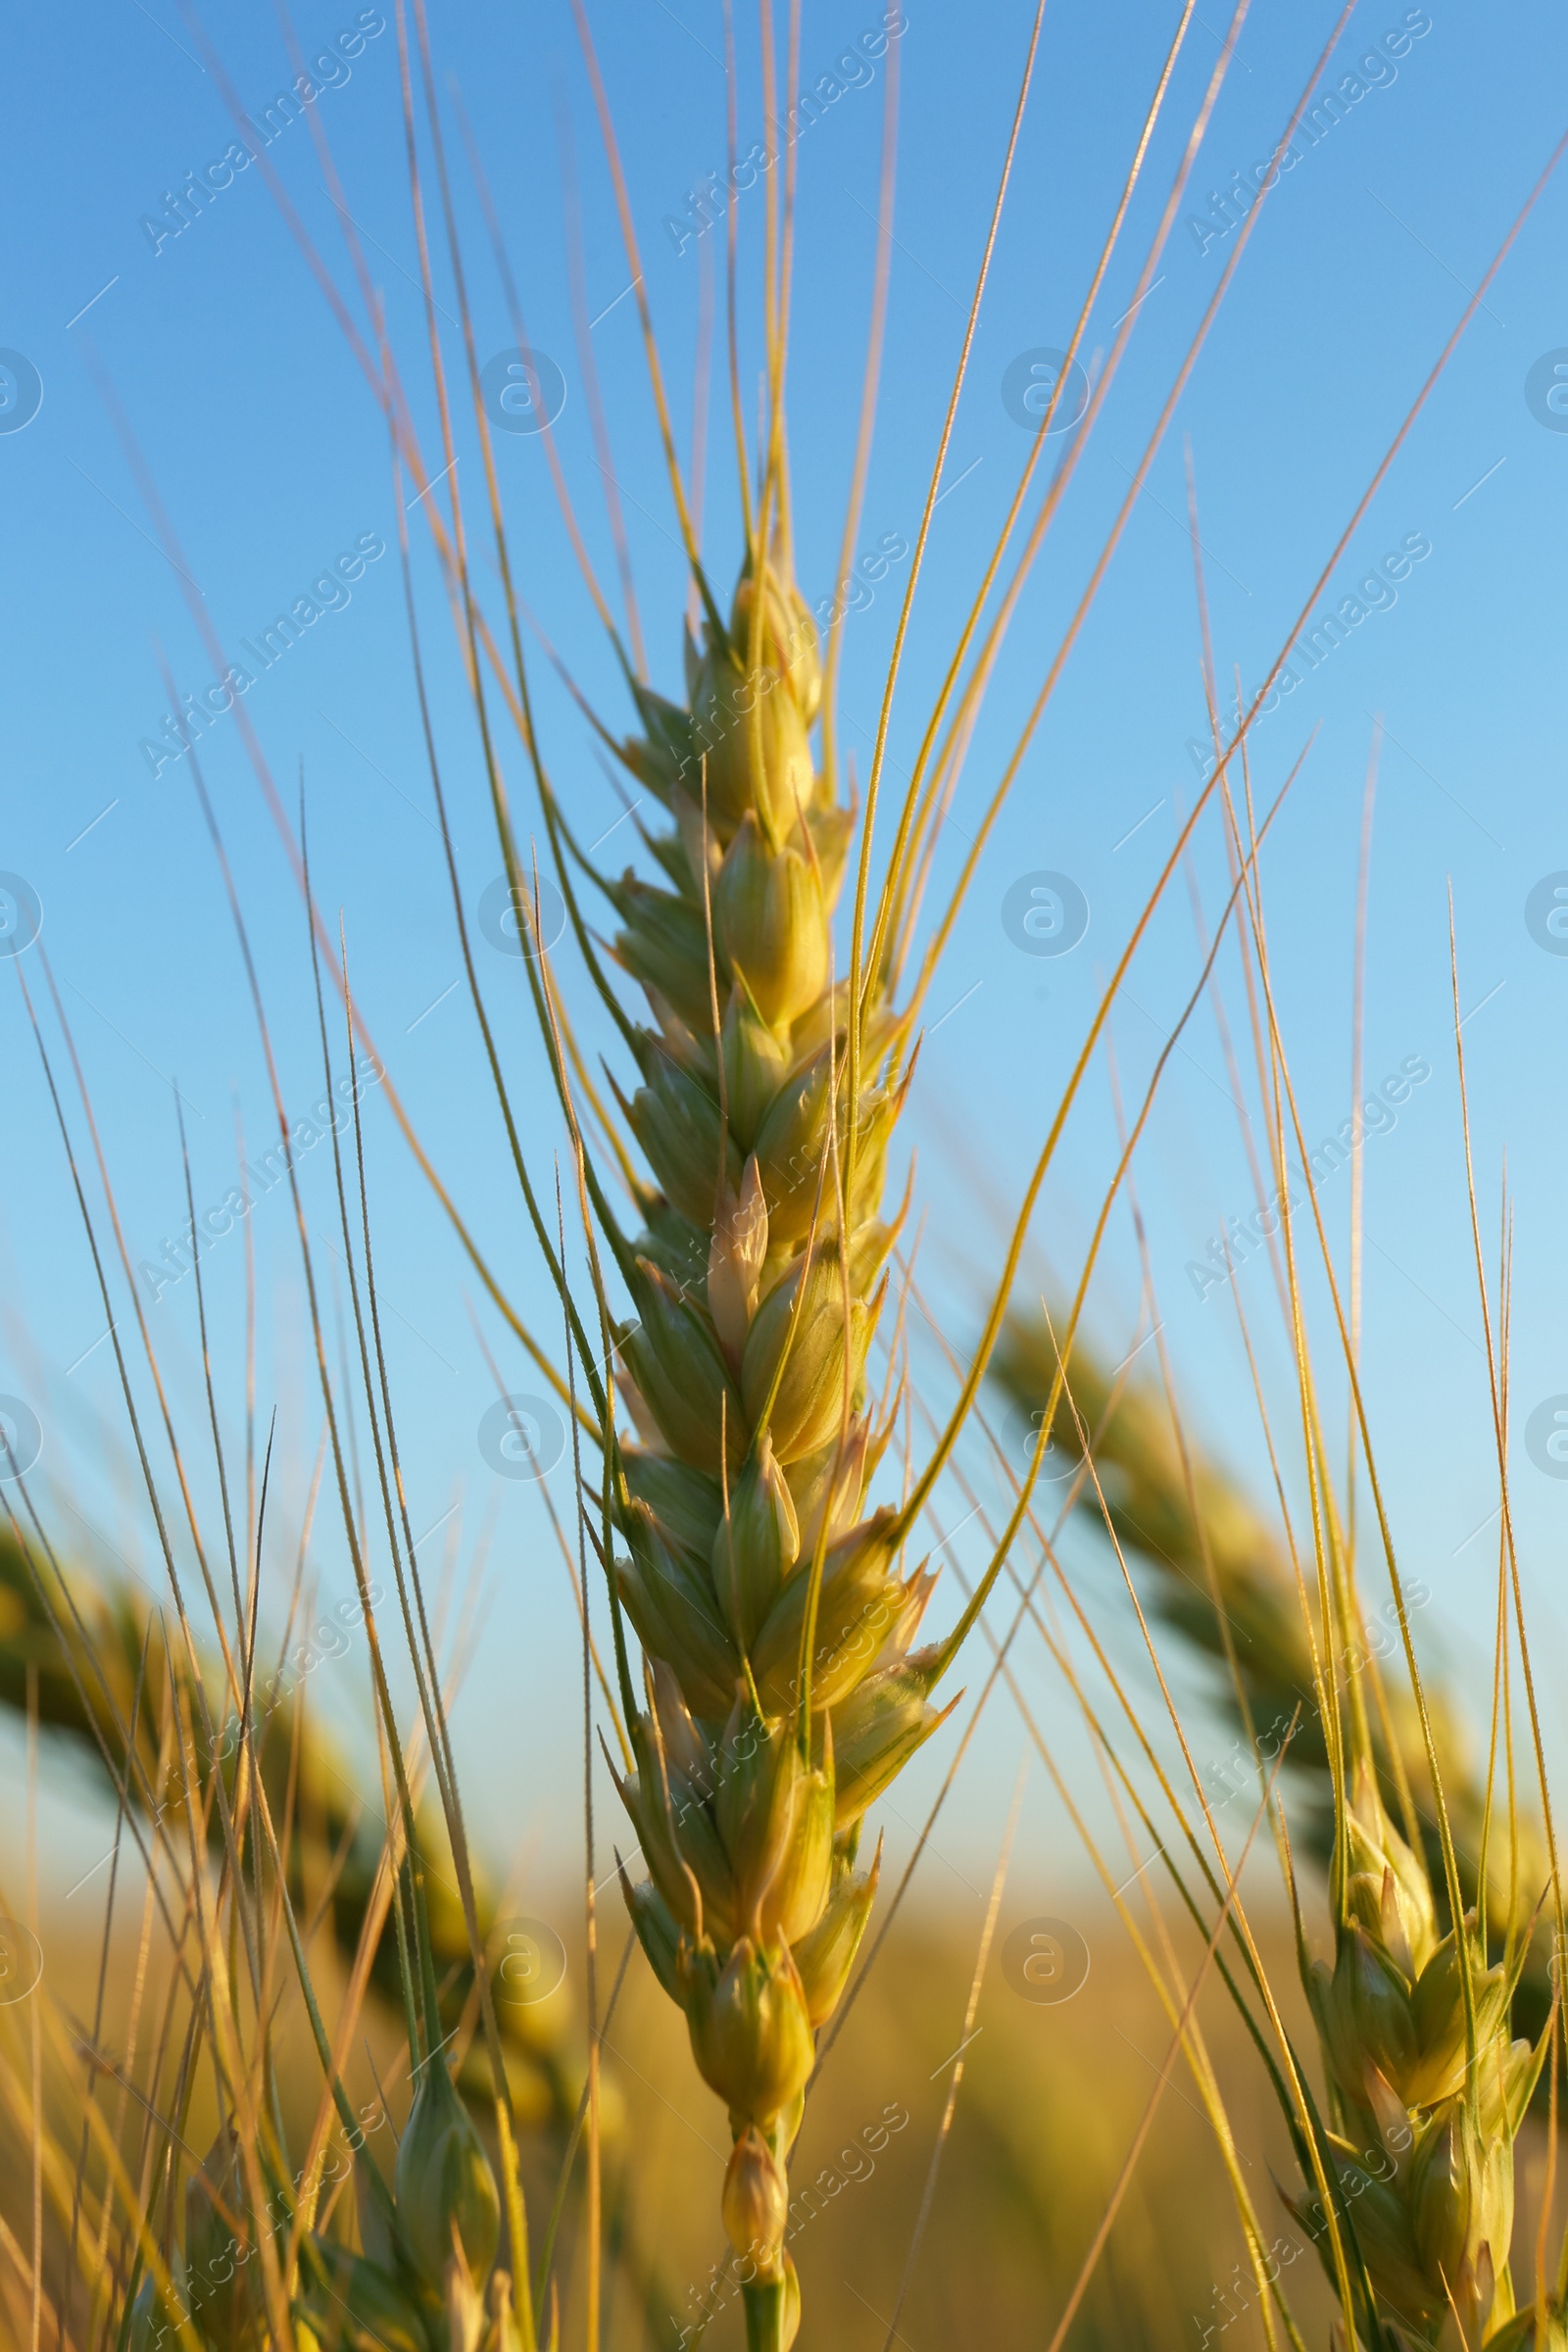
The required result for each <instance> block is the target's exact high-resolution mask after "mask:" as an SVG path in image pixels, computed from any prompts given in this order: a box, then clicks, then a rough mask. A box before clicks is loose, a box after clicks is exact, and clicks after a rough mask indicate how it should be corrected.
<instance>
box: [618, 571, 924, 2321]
mask: <svg viewBox="0 0 1568 2352" xmlns="http://www.w3.org/2000/svg"><path fill="white" fill-rule="evenodd" d="M688 690H689V698H690V702H689V708H688V709H687V710H685V711H678V710H675V709H673V708H672V707H671V706H670V705H668V704H666V703H662V702H661V701H659V700H658V698H656V697H655V696H653V695H651V694H649V693H647V692H642V691H640V692H639V696H638V700H639V704H640V706H641V711H642V716H643V721H644V727H645V730H646V731H645V733H644V735H643V737H642V738H641V739H640V740H638V741H635V742H633V743H630V744H628V745H627V746H626V753H625V756H626V759H627V762H628V764H629V765H630V766H631V767H632V768H633V770H634V771H635V773H636V774H637V775H638V776H639V777H640V778H641V780H642V781H643V783H644V784H645V785H646V786H648V787H649V788H650V789H651V790H652V791H654V792H655V793H657V794H658V796H659V798H660V799H661V800H662V803H663V805H664V807H665V809H667V810H668V812H669V814H670V816H671V817H672V818H673V820H674V822H673V825H672V828H671V830H670V831H669V832H667V833H666V834H665V835H664V836H663V837H662V839H660V840H657V841H655V842H654V843H653V844H652V847H653V849H654V853H655V855H656V856H657V857H658V858H659V860H660V863H661V865H662V867H663V869H664V872H665V874H666V875H667V877H668V879H669V881H670V882H671V884H672V885H673V887H672V888H671V889H668V890H656V889H653V888H651V887H650V886H649V885H647V884H646V883H643V882H639V881H637V880H636V879H635V878H634V877H633V876H632V875H631V874H629V873H628V874H627V876H626V877H625V879H624V880H623V881H622V882H620V883H619V884H616V885H614V886H613V890H612V895H613V899H614V902H615V905H616V907H617V908H618V910H619V912H620V916H621V921H622V925H623V928H622V931H621V933H620V937H619V939H618V941H617V954H618V956H619V958H620V960H621V962H622V963H623V964H624V966H625V967H626V969H627V970H628V971H630V972H632V973H633V974H634V975H635V976H636V977H637V978H638V979H639V980H640V981H641V982H642V983H643V984H644V986H645V988H646V990H647V993H648V998H649V1002H650V1005H652V1008H653V1014H654V1020H655V1023H656V1026H654V1027H651V1028H647V1029H644V1030H641V1031H639V1032H638V1033H637V1045H636V1051H637V1055H638V1060H639V1064H640V1068H641V1073H642V1078H643V1085H642V1087H641V1089H640V1090H639V1092H638V1093H637V1095H636V1097H635V1099H634V1100H633V1101H632V1102H631V1103H630V1104H629V1105H627V1114H628V1118H629V1122H630V1125H631V1127H632V1129H633V1131H634V1133H635V1135H636V1137H637V1140H638V1143H639V1144H640V1145H641V1148H642V1150H643V1152H644V1154H645V1156H646V1158H647V1160H648V1163H649V1165H650V1167H651V1168H652V1170H653V1172H654V1175H655V1177H656V1179H657V1182H658V1184H659V1186H660V1188H661V1189H660V1192H659V1193H658V1195H657V1196H654V1195H650V1196H649V1197H648V1198H647V1199H646V1200H645V1201H644V1202H643V1208H644V1215H645V1219H646V1222H645V1226H644V1230H643V1232H642V1234H641V1236H640V1237H639V1239H638V1241H637V1243H636V1245H635V1248H634V1250H632V1251H630V1252H629V1262H628V1265H627V1267H626V1272H627V1279H628V1282H629V1286H630V1288H631V1291H632V1295H633V1299H634V1301H635V1304H636V1307H637V1311H638V1316H639V1321H638V1322H637V1323H635V1324H631V1325H628V1326H626V1327H625V1328H623V1329H622V1331H621V1332H620V1334H619V1343H618V1344H619V1354H620V1362H621V1367H622V1371H621V1386H622V1391H623V1394H624V1395H625V1397H626V1400H627V1404H628V1407H629V1410H630V1412H631V1415H632V1418H633V1420H634V1422H635V1424H636V1427H637V1430H638V1432H639V1435H640V1437H641V1439H642V1443H641V1444H640V1445H638V1446H634V1447H628V1448H626V1449H625V1451H624V1452H623V1454H622V1457H621V1478H620V1485H619V1495H618V1503H617V1509H616V1518H617V1522H618V1528H619V1533H620V1535H621V1537H622V1539H623V1540H624V1542H625V1544H626V1545H627V1547H628V1548H627V1553H626V1554H625V1555H624V1556H622V1557H621V1558H619V1559H618V1560H617V1562H616V1579H617V1588H618V1593H619V1596H620V1599H621V1600H622V1602H623V1604H624V1606H625V1609H626V1612H627V1614H628V1616H629V1617H630V1619H631V1621H632V1624H633V1625H634V1627H635V1629H636V1632H637V1634H638V1637H639V1639H640V1641H641V1642H642V1646H643V1651H644V1655H645V1692H646V1705H645V1707H644V1709H643V1711H642V1712H640V1714H639V1715H638V1716H637V1718H636V1720H635V1722H634V1724H633V1726H632V1729H631V1738H632V1746H633V1749H634V1753H635V1758H636V1768H635V1771H634V1772H633V1773H631V1774H629V1775H628V1776H627V1777H626V1778H625V1779H624V1780H623V1781H622V1783H621V1789H622V1794H623V1796H624V1798H625V1801H626V1804H627V1807H628V1809H629V1811H630V1813H631V1816H632V1819H633V1821H634V1823H635V1825H636V1829H637V1834H638V1839H639V1843H640V1846H641V1850H642V1854H643V1857H644V1861H645V1864H646V1868H647V1874H648V1875H647V1876H646V1878H645V1879H643V1881H642V1882H641V1884H639V1885H635V1886H634V1885H632V1884H631V1883H630V1882H629V1880H623V1884H624V1885H625V1887H626V1895H627V1900H628V1902H629V1904H630V1907H631V1913H632V1917H633V1919H634V1921H635V1923H636V1926H637V1932H638V1935H639V1936H641V1938H642V1942H643V1946H644V1949H645V1950H646V1952H647V1954H648V1957H649V1959H650V1961H651V1962H652V1963H653V1966H654V1968H655V1970H656V1972H657V1974H658V1976H659V1978H660V1981H661V1983H662V1985H663V1986H664V1988H665V1990H666V1991H667V1992H668V1993H669V1994H670V1996H671V1998H672V1999H674V2000H676V2001H678V2002H679V2003H680V2005H681V2007H682V2008H683V2010H684V2011H685V2014H686V2019H687V2024H688V2028H689V2030H690V2034H691V2043H692V2050H693V2054H694V2056H695V2058H696V2060H697V2064H698V2066H699V2068H700V2069H701V2071H702V2074H703V2076H704V2078H705V2080H706V2081H707V2082H709V2083H710V2084H711V2087H712V2088H713V2089H714V2090H716V2091H717V2092H718V2094H719V2096H720V2097H721V2098H723V2099H724V2101H725V2103H726V2105H727V2106H728V2108H729V2114H730V2127H731V2132H732V2135H733V2140H734V2148H733V2153H732V2156H731V2161H730V2165H729V2170H728V2174H727V2176H726V2180H725V2184H724V2195H723V2217H724V2223H725V2228H726V2229H727V2231H728V2234H729V2236H730V2239H731V2241H732V2243H733V2244H734V2246H735V2249H736V2251H737V2253H738V2254H739V2255H740V2256H741V2257H742V2260H743V2263H749V2264H751V2265H752V2266H753V2278H752V2280H751V2283H750V2284H749V2285H748V2286H747V2289H746V2296H747V2310H748V2327H749V2331H750V2332H749V2341H750V2343H751V2345H752V2346H753V2352H782V2347H783V2346H784V2345H786V2344H787V2343H788V2342H789V2340H790V2338H791V2336H792V2335H793V2333H794V2328H795V2324H796V2315H797V2313H798V2307H799V2295H798V2288H797V2285H796V2282H795V2278H794V2266H793V2264H792V2262H791V2260H790V2257H789V2256H788V2254H787V2253H786V2252H785V2251H784V2244H783V2240H784V2229H785V2221H786V2216H787V2210H788V2182H787V2163H788V2157H789V2150H790V2146H791V2142H792V2141H793V2139H794V2136H795V2133H796V2131H797V2130H798V2128H799V2125H800V2119H801V2114H802V2109H803V2104H804V2097H805V2090H806V2082H807V2078H808V2076H809V2073H810V2070H811V2066H812V2063H813V2057H814V2037H815V2034H816V2033H817V2031H818V2029H820V2027H821V2026H822V2025H823V2024H824V2023H825V2022H826V2020H827V2019H828V2018H829V2017H830V2016H831V2014H832V2012H833V2010H834V2008H835V2006H836V2004H837V2002H838V2000H839V1997H840V1994H841V1992H842V1990H843V1987H844V1984H845V1980H846V1977H847V1975H848V1972H849V1968H850V1965H851V1962H852V1961H853V1959H854V1956H855V1952H856V1949H857V1946H858V1942H859V1939H860V1936H861V1933H862V1931H863V1929H864V1926H865V1921H866V1917H867V1915H868V1912H869V1910H870V1906H871V1902H872V1898H873V1895H874V1891H875V1885H876V1875H877V1874H876V1864H875V1862H874V1861H873V1863H872V1865H871V1868H870V1869H869V1870H860V1869H858V1866H857V1862H858V1844H859V1838H860V1825H861V1821H862V1817H863V1815H864V1813H865V1811H866V1808H867V1807H868V1806H869V1805H870V1803H871V1802H872V1800H873V1799H874V1797H875V1796H876V1795H877V1793H878V1792H879V1790H880V1789H883V1788H885V1787H886V1785H887V1784H888V1782H889V1781H891V1780H892V1778H893V1776H894V1774H895V1773H896V1772H897V1771H898V1770H899V1769H900V1767H901V1766H902V1765H903V1764H904V1763H905V1762H906V1761H907V1758H908V1757H909V1756H910V1755H911V1754H912V1753H913V1752H914V1750H915V1748H917V1747H918V1746H919V1745H920V1743H921V1741H922V1740H925V1739H926V1738H927V1737H928V1736H929V1734H930V1732H931V1731H932V1730H933V1729H934V1728H935V1726H936V1724H937V1723H938V1722H939V1721H940V1720H941V1718H940V1716H939V1715H938V1713H937V1711H936V1710H935V1709H934V1708H933V1707H932V1706H931V1705H930V1704H929V1703H928V1694H929V1691H930V1689H931V1685H932V1683H933V1681H934V1679H935V1674H936V1669H937V1659H936V1653H935V1652H934V1651H931V1650H927V1651H916V1650H913V1649H911V1646H910V1644H911V1642H912V1641H913V1639H914V1636H915V1633H916V1630H917V1628H918V1626H919V1622H920V1618H921V1615H922V1613H923V1611H924V1608H925V1605H926V1601H927V1599H928V1597H929V1593H930V1590H931V1580H930V1579H929V1578H927V1577H926V1576H924V1575H922V1574H921V1573H919V1572H918V1571H914V1572H910V1573H905V1571H904V1570H903V1567H902V1565H901V1560H900V1547H899V1545H898V1544H897V1543H896V1541H895V1537H894V1527H895V1519H896V1514H895V1513H894V1512H893V1511H892V1510H889V1509H883V1510H878V1511H875V1512H873V1513H871V1515H870V1516H869V1517H866V1518H863V1519H862V1518H861V1516H860V1510H861V1501H862V1496H863V1495H864V1493H865V1489H866V1485H867V1481H868V1480H869V1478H870V1476H871V1474H872V1472H873V1470H874V1469H875V1466H876V1463H877V1461H878V1459H879V1457H880V1454H881V1451H882V1447H883V1445H884V1443H885V1441H886V1436H887V1434H888V1427H889V1426H890V1424H884V1425H883V1427H882V1428H881V1429H880V1430H878V1429H875V1428H873V1423H872V1416H871V1414H870V1412H869V1410H868V1408H867V1404H866V1401H865V1397H864V1378H863V1370H864V1364H865V1358H866V1352H867V1349H868V1348H869V1346H870V1343H871V1338H872V1334H873V1332H874V1330H875V1327H876V1322H877V1316H878V1311H879V1308H880V1306H881V1303H882V1299H883V1295H884V1292H885V1289H886V1279H885V1276H884V1273H883V1267H884V1262H885V1260H886V1258H887V1255H888V1252H889V1250H890V1248H891V1245H892V1240H893V1234H892V1231H891V1229H890V1228H889V1226H888V1225H887V1224H885V1223H884V1222H883V1221H882V1220H881V1217H880V1214H879V1210H880V1201H881V1194H882V1185H883V1167H884V1163H885V1159H886V1153H887V1146H888V1139H889V1133H890V1130H891V1127H892V1124H893V1121H894V1118H895V1116H896V1114H897V1111H898V1108H899V1105H900V1102H901V1100H902V1094H901V1072H900V1067H899V1064H900V1056H901V1047H902V1037H901V1032H900V1030H899V1027H898V1025H897V1023H896V1022H894V1021H892V1020H890V1019H889V1017H888V1015H887V1012H886V1008H885V1005H882V1004H881V1003H879V1002H878V1001H877V1000H876V998H875V996H874V993H873V995H872V1001H871V1003H870V1005H869V1007H868V1009H867V1016H866V1036H867V1045H866V1052H865V1059H864V1062H863V1064H862V1066H863V1068H864V1069H865V1070H866V1071H867V1072H868V1074H869V1075H868V1081H867V1083H865V1084H864V1086H863V1088H862V1092H861V1096H860V1100H859V1103H858V1105H856V1106H855V1114H856V1115H855V1119H854V1122H853V1124H854V1127H855V1134H856V1141H855V1152H854V1159H853V1163H852V1162H851V1159H850V1151H849V1141H848V1139H849V1133H850V1129H851V1125H852V1120H851V1107H852V1106H851V1104H850V1102H849V1100H848V1075H847V1069H848V1058H849V1056H848V1020H849V998H848V989H847V987H846V986H844V985H835V984H834V981H833V977H832V971H831V939H830V923H831V917H832V910H833V905H834V901H835V899H836V897H837V894H838V888H839V881H840V876H841V874H842V872H843V868H844V862H845V854H846V850H847V848H848V844H849V840H850V834H851V827H852V822H853V818H852V812H851V811H850V810H848V809H845V808H843V807H841V806H839V805H838V804H837V802H836V800H835V798H834V795H833V792H832V787H831V784H830V783H826V782H825V781H824V779H822V778H821V777H819V776H818V775H817V774H816V773H815V772H814V771H813V766H812V761H811V757H810V752H809V730H810V728H811V726H812V723H813V721H814V719H815V717H816V714H817V709H818V703H819V699H820V671H819V666H818V653H817V641H816V634H815V630H814V628H813V626H812V624H811V621H810V619H809V615H808V613H807V612H806V609H805V607H804V605H803V604H802V602H801V599H800V597H799V595H798V594H797V592H796V590H795V588H794V585H793V582H792V580H791V579H790V577H789V575H788V570H787V564H786V560H785V559H784V557H783V556H782V554H778V553H775V555H774V556H773V557H772V558H770V559H768V560H767V561H766V562H765V563H764V564H762V565H761V567H760V577H759V576H758V574H757V573H756V572H754V570H753V569H752V568H751V566H750V565H749V566H748V569H747V570H746V572H745V573H743V575H742V578H741V581H740V585H739V587H738V589H737V591H736V595H735V599H734V603H733V605H732V608H731V611H730V614H729V617H728V620H727V622H725V621H721V620H720V619H719V617H718V615H717V614H716V613H710V616H709V621H708V625H707V630H706V641H705V644H704V646H703V649H702V651H701V653H698V651H697V650H696V649H695V648H694V647H692V646H691V645H690V643H689V642H688Z"/></svg>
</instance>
